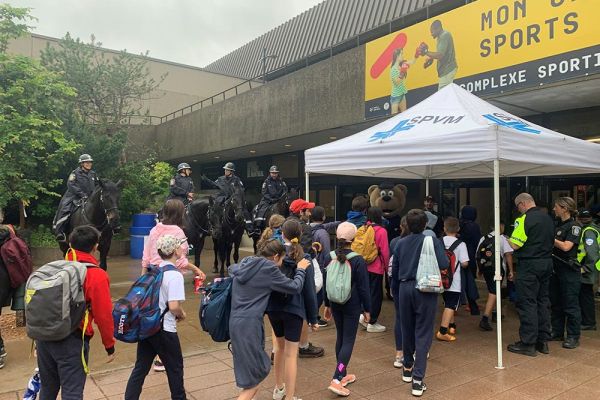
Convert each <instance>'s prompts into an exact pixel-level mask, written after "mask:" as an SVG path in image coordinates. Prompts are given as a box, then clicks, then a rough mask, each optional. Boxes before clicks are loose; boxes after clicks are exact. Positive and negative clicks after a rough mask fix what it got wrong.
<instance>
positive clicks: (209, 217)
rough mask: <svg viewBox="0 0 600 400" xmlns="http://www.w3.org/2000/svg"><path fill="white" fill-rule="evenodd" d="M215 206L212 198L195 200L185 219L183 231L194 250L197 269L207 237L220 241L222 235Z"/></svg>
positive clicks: (189, 206) (190, 205) (219, 219)
mask: <svg viewBox="0 0 600 400" xmlns="http://www.w3.org/2000/svg"><path fill="white" fill-rule="evenodd" d="M214 206H215V203H214V199H213V198H212V197H211V196H207V197H204V198H200V199H197V200H194V201H193V202H191V203H190V204H189V205H188V206H187V212H186V213H185V215H184V217H183V231H184V232H185V236H186V237H187V239H188V243H189V244H190V245H191V246H193V248H194V265H195V266H197V267H200V254H201V253H202V249H204V241H205V240H206V237H207V236H212V237H213V238H217V239H219V238H220V235H221V218H220V214H219V213H218V212H215V211H216V210H215V207H214Z"/></svg>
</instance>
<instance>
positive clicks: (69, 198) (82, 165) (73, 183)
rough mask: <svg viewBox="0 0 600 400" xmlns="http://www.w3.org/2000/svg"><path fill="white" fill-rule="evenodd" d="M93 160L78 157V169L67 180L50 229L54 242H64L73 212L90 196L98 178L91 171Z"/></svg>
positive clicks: (88, 156) (86, 156) (82, 156)
mask: <svg viewBox="0 0 600 400" xmlns="http://www.w3.org/2000/svg"><path fill="white" fill-rule="evenodd" d="M93 162H94V160H93V159H92V156H90V155H89V154H82V155H80V156H79V167H78V168H76V169H74V170H73V171H72V172H71V173H70V174H69V177H68V178H67V191H66V192H65V194H64V195H63V197H62V199H61V200H60V203H59V204H58V210H56V214H55V215H54V220H53V221H52V229H54V233H55V234H56V240H58V241H66V240H67V238H66V235H65V228H66V226H67V223H68V221H69V218H70V216H71V214H72V213H73V211H75V209H76V208H77V207H78V206H80V205H81V204H82V203H83V202H85V200H86V199H87V198H88V197H89V196H91V195H92V193H93V192H94V189H95V188H96V184H97V182H98V177H97V176H96V172H94V170H92V165H93V164H92V163H93Z"/></svg>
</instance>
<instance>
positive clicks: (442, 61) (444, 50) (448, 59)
mask: <svg viewBox="0 0 600 400" xmlns="http://www.w3.org/2000/svg"><path fill="white" fill-rule="evenodd" d="M430 31H431V36H433V38H434V39H436V40H437V44H436V51H429V46H427V43H424V42H423V43H421V44H420V45H419V47H418V48H417V54H416V55H417V56H419V55H422V56H427V57H429V59H428V60H427V61H425V64H424V65H423V66H424V67H425V68H428V67H429V66H430V65H431V64H432V63H433V60H437V73H438V79H439V82H438V90H440V89H442V88H443V87H445V86H448V85H449V84H451V83H452V82H454V77H455V76H456V71H458V64H457V63H456V53H455V51H454V40H453V39H452V34H450V32H448V31H446V30H444V28H443V27H442V21H440V20H435V21H433V23H432V24H431V28H430Z"/></svg>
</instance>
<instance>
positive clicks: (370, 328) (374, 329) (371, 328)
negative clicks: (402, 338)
mask: <svg viewBox="0 0 600 400" xmlns="http://www.w3.org/2000/svg"><path fill="white" fill-rule="evenodd" d="M385 330H386V327H385V326H383V325H381V324H378V323H374V324H368V325H367V332H370V333H379V332H385Z"/></svg>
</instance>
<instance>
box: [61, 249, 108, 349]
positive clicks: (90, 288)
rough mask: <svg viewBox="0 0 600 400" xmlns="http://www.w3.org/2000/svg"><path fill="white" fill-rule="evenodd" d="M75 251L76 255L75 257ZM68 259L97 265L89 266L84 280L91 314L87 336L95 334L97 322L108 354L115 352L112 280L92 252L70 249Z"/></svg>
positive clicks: (84, 288) (85, 294) (86, 331)
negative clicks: (111, 294) (93, 324)
mask: <svg viewBox="0 0 600 400" xmlns="http://www.w3.org/2000/svg"><path fill="white" fill-rule="evenodd" d="M73 252H75V257H73ZM67 260H76V261H79V262H81V263H85V264H93V265H95V267H92V266H89V267H88V268H87V272H86V274H85V280H84V281H83V294H84V296H85V303H86V305H87V306H88V307H89V309H90V316H89V321H88V326H87V329H86V330H85V336H86V337H88V338H91V337H92V336H94V328H93V327H92V322H94V321H95V322H96V326H98V330H99V331H100V336H101V337H102V344H103V345H104V348H105V349H106V352H107V353H108V354H113V353H114V352H115V338H114V337H113V329H114V325H113V317H112V309H113V304H112V299H111V297H110V281H109V279H108V274H107V273H106V271H105V270H103V269H102V268H99V267H98V260H96V258H94V256H93V255H91V254H90V253H85V252H83V251H79V250H73V251H69V252H68V253H67ZM79 327H80V329H83V321H81V324H80V326H79Z"/></svg>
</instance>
